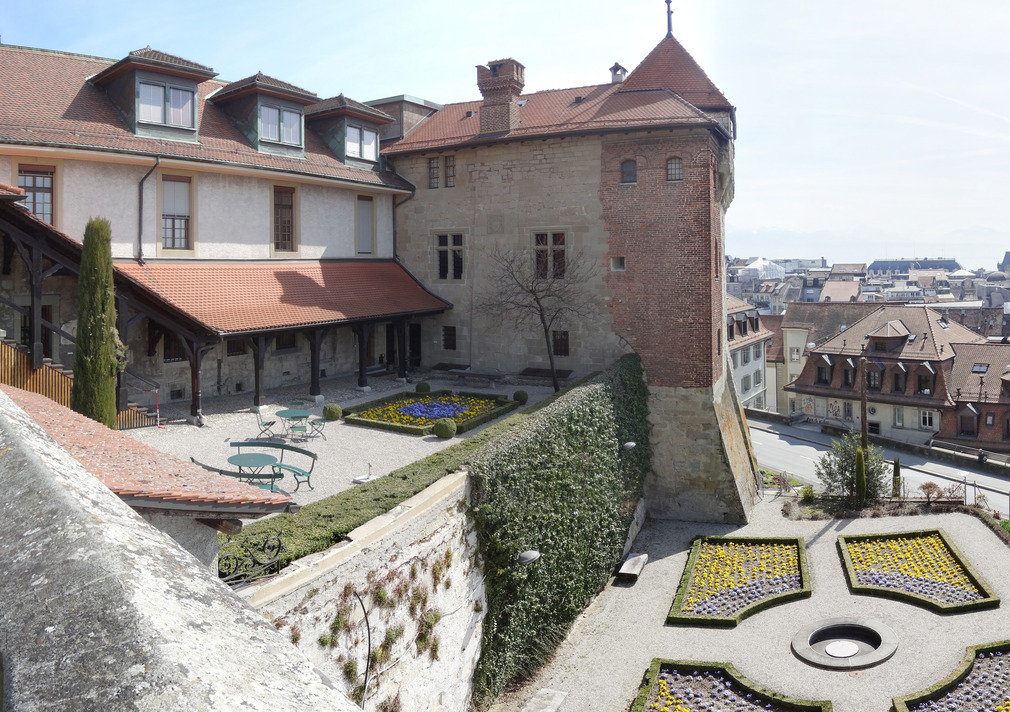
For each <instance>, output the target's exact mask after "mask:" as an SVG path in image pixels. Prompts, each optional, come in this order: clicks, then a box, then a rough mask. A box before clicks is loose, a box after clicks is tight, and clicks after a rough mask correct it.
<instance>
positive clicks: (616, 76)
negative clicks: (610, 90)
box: [610, 62, 628, 84]
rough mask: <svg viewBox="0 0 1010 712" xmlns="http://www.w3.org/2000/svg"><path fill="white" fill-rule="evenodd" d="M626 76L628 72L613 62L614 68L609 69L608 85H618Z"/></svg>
mask: <svg viewBox="0 0 1010 712" xmlns="http://www.w3.org/2000/svg"><path fill="white" fill-rule="evenodd" d="M626 76H628V70H627V69H625V68H624V67H622V66H621V65H620V64H618V63H617V62H614V66H613V67H611V68H610V83H611V84H620V83H621V82H623V81H624V78H625V77H626Z"/></svg>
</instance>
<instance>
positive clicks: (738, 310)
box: [726, 295, 774, 410]
mask: <svg viewBox="0 0 1010 712" xmlns="http://www.w3.org/2000/svg"><path fill="white" fill-rule="evenodd" d="M726 338H727V341H728V343H729V355H730V360H731V361H732V363H733V382H734V384H735V385H736V392H737V394H739V396H740V402H741V403H742V404H743V407H744V408H757V409H758V410H764V409H765V407H766V405H767V396H766V393H769V392H771V393H774V384H773V386H772V390H771V391H769V390H768V381H767V379H766V378H765V356H766V352H767V349H768V342H769V341H770V340H771V338H772V332H771V331H769V330H768V329H767V328H765V326H764V324H763V323H762V321H761V318H760V316H759V315H758V310H757V309H756V308H755V307H754V306H752V305H750V304H748V303H747V302H745V301H743V300H741V299H737V298H736V297H733V296H731V295H726Z"/></svg>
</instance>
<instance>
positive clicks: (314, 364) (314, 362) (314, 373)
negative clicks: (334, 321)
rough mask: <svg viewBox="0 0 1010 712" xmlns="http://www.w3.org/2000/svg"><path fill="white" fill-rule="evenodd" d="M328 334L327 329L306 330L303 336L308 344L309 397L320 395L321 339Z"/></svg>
mask: <svg viewBox="0 0 1010 712" xmlns="http://www.w3.org/2000/svg"><path fill="white" fill-rule="evenodd" d="M328 332H329V329H327V328H320V329H306V330H305V331H304V332H302V333H303V334H305V338H306V339H307V340H308V342H309V370H310V371H311V373H310V374H309V395H310V396H318V395H320V394H321V393H322V388H320V386H319V356H320V351H321V350H322V347H323V339H324V338H325V337H326V334H327V333H328Z"/></svg>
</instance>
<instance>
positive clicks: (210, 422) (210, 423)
mask: <svg viewBox="0 0 1010 712" xmlns="http://www.w3.org/2000/svg"><path fill="white" fill-rule="evenodd" d="M369 383H370V385H371V386H372V390H371V392H369V393H364V394H363V393H362V392H361V391H358V390H356V389H355V388H354V381H353V379H341V380H337V379H331V380H328V381H323V383H322V390H323V396H324V399H325V400H324V403H338V404H340V405H341V406H345V407H346V406H350V405H356V404H358V403H364V402H367V401H370V400H375V399H377V398H381V397H383V396H386V395H390V394H392V393H397V392H400V391H413V388H414V386H413V384H408V385H406V386H405V385H404V384H402V383H400V382H398V381H396V380H395V379H394V378H392V377H389V376H382V377H374V376H373V377H370V378H369ZM431 383H432V389H433V390H438V389H442V388H447V389H452V390H465V391H472V392H474V393H504V394H507V395H509V396H511V395H512V393H514V392H515V391H516V390H517V389H519V388H522V389H523V390H525V391H526V392H527V393H529V396H530V399H529V402H528V403H527V405H526V406H525V407H527V408H528V407H529V406H531V405H533V404H534V403H537V402H538V401H540V400H543V399H544V398H546V397H547V396H548V395H550V394H552V393H553V392H554V391H553V389H552V388H549V387H548V388H545V387H539V386H504V385H503V386H498V387H491V388H480V387H474V386H455V385H451V384H448V383H446V382H444V381H432V382H431ZM303 389H304V387H302V388H297V389H296V388H286V389H278V390H272V391H268V392H267V394H266V396H267V401H268V403H270V405H268V406H267V407H266V412H265V413H264V419H267V420H270V419H274V416H273V415H272V414H273V413H275V412H276V411H278V410H281V409H283V408H286V407H287V406H286V405H285V403H287V401H289V400H294V399H303V400H305V401H307V402H308V403H309V404H311V403H312V399H311V397H309V396H308V395H307V394H306V393H305V391H304V390H303ZM251 404H252V396H251V395H250V394H246V395H241V396H224V397H220V398H214V399H209V400H207V401H205V407H204V413H205V414H206V416H207V424H206V425H204V426H203V427H202V428H198V427H196V426H195V425H190V424H188V423H187V422H186V421H185V414H186V413H188V407H189V405H188V403H186V404H185V405H178V404H175V405H173V406H170V407H163V408H162V417H163V419H165V418H166V417H167V423H166V424H165V425H164V426H163V427H162V428H137V429H135V430H127V431H126V432H127V433H128V434H130V435H132V436H133V437H135V438H136V439H137V440H139V441H141V442H143V443H147V444H148V445H150V446H152V447H155V448H157V449H158V450H161V451H162V452H167V453H170V454H172V455H175V456H177V457H180V458H182V459H184V460H189V458H190V457H195V458H196V459H197V460H199V461H200V462H203V463H206V464H208V465H213V466H216V467H221V468H230V467H231V466H230V465H228V457H229V456H231V455H234V454H235V453H237V452H238V451H237V450H236V449H235V448H233V447H231V445H230V443H231V442H232V441H241V440H251V439H254V438H256V437H257V436H258V434H259V426H258V425H257V424H256V416H255V414H253V413H252V412H251V410H250V406H251ZM304 407H305V408H307V409H309V410H311V411H312V413H313V415H314V416H315V417H319V416H321V414H322V404H319V405H306V406H304ZM513 412H514V411H513ZM163 422H164V421H163ZM497 422H498V421H497V420H494V421H492V422H491V423H487V424H485V425H483V426H481V427H478V428H474V429H473V430H468V431H467V432H465V433H463V434H462V435H458V436H456V437H454V438H450V439H448V440H441V439H439V438H437V437H435V436H434V435H429V436H420V437H419V436H417V435H405V434H402V433H393V432H390V431H388V430H378V429H376V428H368V427H364V426H359V425H348V424H346V423H344V422H343V421H334V422H332V423H327V424H326V426H325V428H324V431H323V432H324V433H325V435H326V439H325V440H324V439H322V438H311V439H310V440H309V441H308V442H304V443H303V442H294V443H292V444H294V445H296V446H297V447H304V448H305V449H307V450H310V451H312V452H314V453H316V454H317V455H318V456H319V460H318V462H317V464H316V469H315V470H314V471H313V473H312V485H313V487H314V489H309V488H308V487H307V486H305V485H302V486H301V487H300V488H299V489H298V491H297V492H289V494H291V495H292V497H293V498H294V500H295V501H296V502H298V503H299V504H302V505H305V504H308V503H310V502H315V501H316V500H320V499H323V498H324V497H329V496H330V495H333V494H336V493H337V492H341V491H343V490H346V489H350V488H351V487H353V486H354V482H353V480H354V479H355V478H356V477H360V476H362V475H365V474H367V473H368V472H369V466H371V473H372V475H373V476H381V475H387V474H389V473H390V472H392V471H393V470H395V469H398V468H400V467H403V466H404V465H407V464H409V463H411V462H414V461H415V460H420V459H421V458H423V457H427V456H428V455H431V454H432V453H434V452H438V451H439V450H442V449H443V448H446V447H448V446H449V445H452V444H453V443H455V442H459V441H460V440H462V439H465V438H467V437H469V436H470V435H473V434H475V433H478V432H480V431H481V430H482V429H483V428H485V427H488V426H489V425H492V424H493V423H497ZM278 431H279V429H278V428H276V427H275V432H278ZM278 442H286V441H281V440H278ZM288 481H289V480H283V481H282V483H281V487H282V489H287V487H286V486H285V485H286V483H287V482H288Z"/></svg>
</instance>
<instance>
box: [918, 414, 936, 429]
mask: <svg viewBox="0 0 1010 712" xmlns="http://www.w3.org/2000/svg"><path fill="white" fill-rule="evenodd" d="M927 420H928V421H929V422H928V423H927V422H926V421H927ZM935 429H936V428H935V426H934V425H933V411H931V410H920V411H919V430H935Z"/></svg>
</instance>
